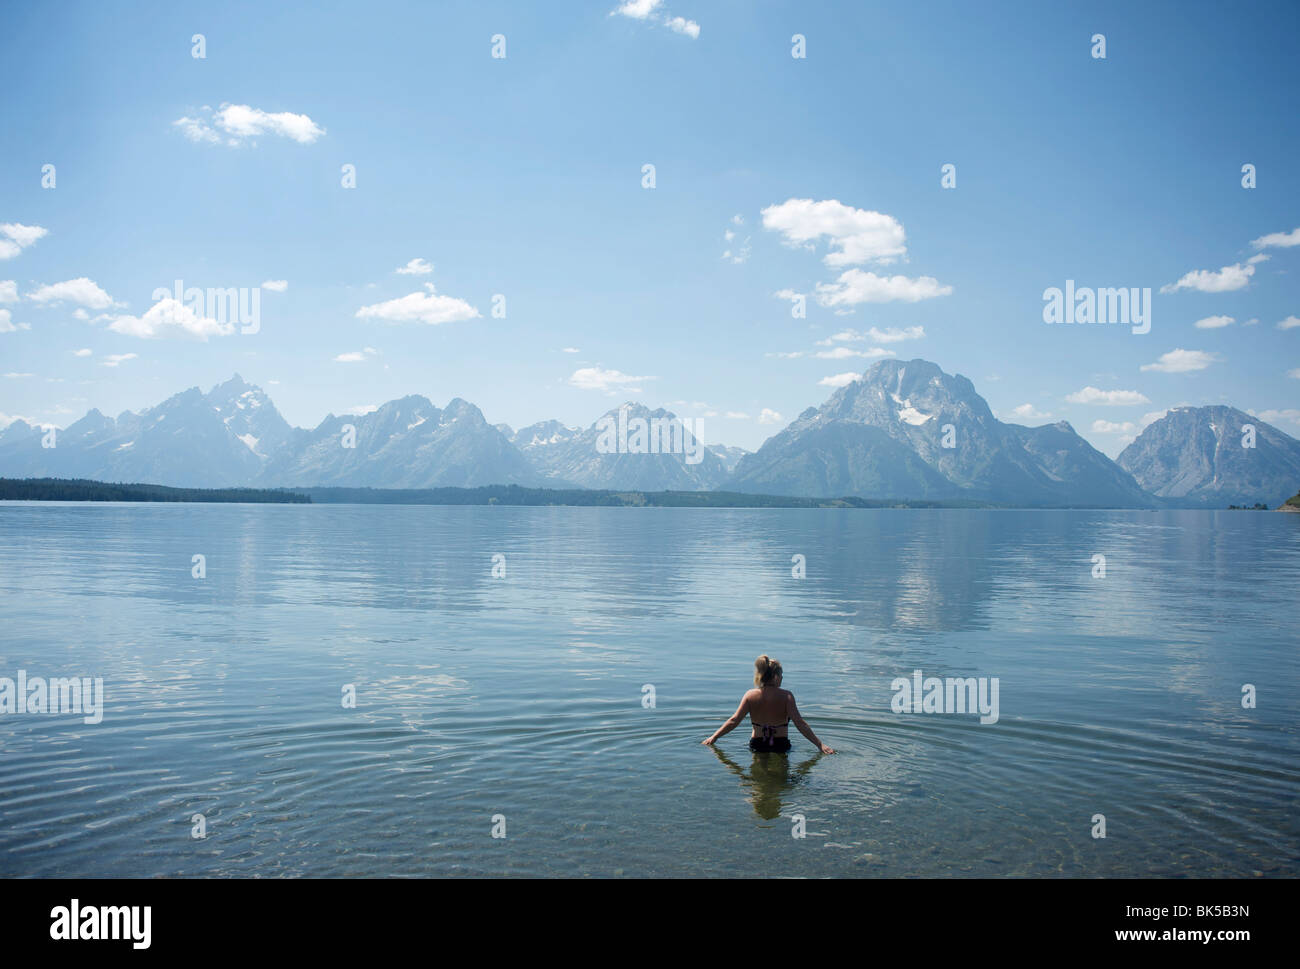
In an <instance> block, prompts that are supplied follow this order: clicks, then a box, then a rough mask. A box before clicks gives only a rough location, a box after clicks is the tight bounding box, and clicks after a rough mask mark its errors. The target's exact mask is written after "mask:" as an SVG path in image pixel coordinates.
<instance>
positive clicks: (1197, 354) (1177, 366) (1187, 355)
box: [1141, 348, 1219, 373]
mask: <svg viewBox="0 0 1300 969" xmlns="http://www.w3.org/2000/svg"><path fill="white" fill-rule="evenodd" d="M1218 359H1219V358H1218V356H1216V355H1215V354H1213V353H1206V352H1205V351H1203V350H1183V349H1181V348H1180V349H1177V350H1170V351H1169V352H1168V353H1165V354H1162V355H1161V357H1160V359H1159V360H1157V361H1156V362H1155V363H1144V364H1142V367H1141V369H1142V370H1155V371H1158V372H1160V373H1188V372H1189V371H1192V370H1204V369H1205V368H1206V367H1208V366H1209V365H1210V364H1212V363H1214V362H1216V361H1217V360H1218Z"/></svg>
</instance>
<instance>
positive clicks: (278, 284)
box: [262, 279, 289, 293]
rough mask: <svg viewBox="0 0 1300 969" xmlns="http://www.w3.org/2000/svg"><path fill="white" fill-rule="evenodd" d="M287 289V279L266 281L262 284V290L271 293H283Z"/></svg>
mask: <svg viewBox="0 0 1300 969" xmlns="http://www.w3.org/2000/svg"><path fill="white" fill-rule="evenodd" d="M288 288H289V281H288V280H287V279H268V280H267V281H266V282H264V283H262V289H269V290H270V291H271V292H273V293H283V292H284V291H285V290H286V289H288Z"/></svg>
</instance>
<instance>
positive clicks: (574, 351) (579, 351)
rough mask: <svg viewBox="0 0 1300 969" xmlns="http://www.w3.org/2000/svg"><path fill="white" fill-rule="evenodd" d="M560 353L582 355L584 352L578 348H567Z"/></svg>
mask: <svg viewBox="0 0 1300 969" xmlns="http://www.w3.org/2000/svg"><path fill="white" fill-rule="evenodd" d="M560 352H561V353H581V352H582V351H581V350H579V349H578V348H577V347H565V348H564V349H563V350H561V351H560Z"/></svg>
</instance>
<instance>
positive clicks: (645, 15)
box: [610, 0, 663, 20]
mask: <svg viewBox="0 0 1300 969" xmlns="http://www.w3.org/2000/svg"><path fill="white" fill-rule="evenodd" d="M662 4H663V0H627V2H626V3H623V4H620V5H619V6H618V7H617V8H616V9H615V10H614V11H613V12H611V13H610V16H611V17H612V16H614V14H616V13H617V14H622V15H623V16H624V17H631V18H632V19H633V20H647V19H649V17H650V15H651V14H652V13H654V12H655V11H656V10H657V9H658V8H659V7H660V6H661V5H662Z"/></svg>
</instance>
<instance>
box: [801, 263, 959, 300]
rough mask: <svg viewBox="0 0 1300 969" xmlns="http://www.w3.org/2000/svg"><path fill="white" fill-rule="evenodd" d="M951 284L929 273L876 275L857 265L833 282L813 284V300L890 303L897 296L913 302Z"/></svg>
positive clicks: (942, 292) (944, 290)
mask: <svg viewBox="0 0 1300 969" xmlns="http://www.w3.org/2000/svg"><path fill="white" fill-rule="evenodd" d="M951 292H952V287H951V286H945V285H943V284H941V283H940V282H939V281H938V280H937V279H935V278H934V277H933V276H918V277H917V278H915V279H912V278H909V277H907V276H877V275H876V274H875V273H872V272H864V271H863V270H861V269H850V270H847V271H846V272H844V273H841V274H840V278H839V279H838V280H837V281H836V282H834V283H818V284H817V302H818V303H820V304H821V305H822V306H828V307H836V306H856V305H857V304H859V303H890V302H893V301H895V300H899V301H902V302H905V303H915V302H918V301H920V300H923V299H933V298H934V297H936V296H947V295H948V294H950V293H951Z"/></svg>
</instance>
